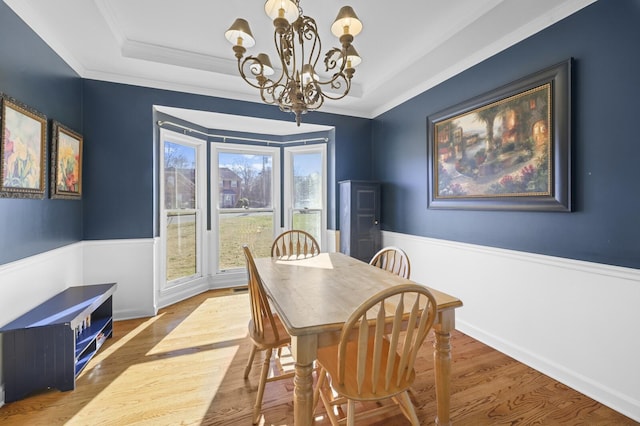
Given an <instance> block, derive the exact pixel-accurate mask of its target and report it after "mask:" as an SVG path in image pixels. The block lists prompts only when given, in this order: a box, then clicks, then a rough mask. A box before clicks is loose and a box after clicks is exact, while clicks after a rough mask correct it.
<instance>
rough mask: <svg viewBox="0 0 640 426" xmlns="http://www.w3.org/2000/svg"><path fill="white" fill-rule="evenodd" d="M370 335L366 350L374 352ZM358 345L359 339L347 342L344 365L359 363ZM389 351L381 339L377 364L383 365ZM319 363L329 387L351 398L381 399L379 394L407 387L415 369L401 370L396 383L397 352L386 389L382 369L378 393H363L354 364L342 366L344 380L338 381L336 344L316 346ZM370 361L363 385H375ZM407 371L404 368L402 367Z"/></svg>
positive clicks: (385, 362)
mask: <svg viewBox="0 0 640 426" xmlns="http://www.w3.org/2000/svg"><path fill="white" fill-rule="evenodd" d="M373 344H374V343H373V339H371V340H369V342H368V354H371V353H373ZM357 347H358V343H357V342H355V341H353V342H349V343H348V344H347V359H346V360H345V361H346V365H349V366H355V365H357V363H358V359H357V354H358V351H357ZM388 352H389V341H388V340H387V339H384V340H383V344H382V354H381V355H382V356H381V360H380V365H383V366H386V365H387V361H388V356H387V354H388ZM317 360H318V364H320V366H321V367H323V368H324V369H325V370H326V371H327V372H328V373H329V377H330V380H331V387H332V388H333V389H334V390H335V391H336V392H338V394H340V395H341V396H345V397H347V398H349V399H353V400H356V401H375V400H379V399H380V395H384V396H385V397H390V396H393V395H397V394H399V393H401V392H404V391H405V390H407V389H408V388H409V387H410V386H411V384H412V383H413V381H414V379H415V371H414V370H411V372H410V373H409V375H408V377H407V375H406V374H403V376H404V377H403V378H402V379H401V380H400V383H399V384H397V385H396V383H397V380H398V374H397V373H396V372H397V371H398V366H399V363H400V356H399V355H397V356H396V357H395V360H394V364H393V365H394V368H393V374H392V376H391V378H390V384H389V388H388V390H384V386H385V378H384V376H383V374H384V373H383V372H381V373H380V376H381V377H380V378H379V381H378V385H377V387H376V390H377V391H379V394H378V393H373V392H369V391H365V392H362V394H359V393H358V387H357V382H356V380H357V378H356V371H357V370H356V368H347V369H345V377H344V384H340V383H338V380H337V377H338V345H334V346H327V347H324V348H319V349H318V358H317ZM372 365H373V363H367V368H366V370H365V380H364V385H363V389H374V387H373V384H372V371H371V366H372ZM405 372H406V370H405Z"/></svg>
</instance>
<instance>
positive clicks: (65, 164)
mask: <svg viewBox="0 0 640 426" xmlns="http://www.w3.org/2000/svg"><path fill="white" fill-rule="evenodd" d="M52 132H53V137H52V139H51V198H66V199H80V198H81V197H82V136H81V135H80V134H78V133H76V132H74V131H73V130H71V129H69V128H68V127H66V126H64V125H63V124H61V123H59V122H57V121H53V123H52Z"/></svg>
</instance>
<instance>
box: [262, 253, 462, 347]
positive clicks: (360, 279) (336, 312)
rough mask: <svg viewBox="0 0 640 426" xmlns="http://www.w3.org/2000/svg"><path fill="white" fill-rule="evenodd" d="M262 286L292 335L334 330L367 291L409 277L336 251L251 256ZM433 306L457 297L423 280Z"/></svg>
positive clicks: (449, 304) (451, 303) (451, 305)
mask: <svg viewBox="0 0 640 426" xmlns="http://www.w3.org/2000/svg"><path fill="white" fill-rule="evenodd" d="M255 263H256V267H257V269H258V271H259V273H260V276H261V278H262V280H263V283H264V287H265V291H266V292H267V294H268V295H269V298H270V299H271V302H272V303H273V304H274V305H275V306H274V308H275V309H276V311H277V312H278V313H280V317H281V320H282V321H283V323H284V324H285V327H286V328H287V331H288V332H289V334H291V335H292V336H303V335H308V334H321V333H326V332H332V331H339V330H340V329H341V328H342V326H343V325H344V323H345V321H346V320H347V319H348V318H349V316H350V315H351V314H352V313H353V311H354V310H355V309H356V308H357V307H358V306H360V304H362V302H364V301H365V300H366V299H368V298H369V297H370V296H372V295H374V294H376V293H377V292H379V291H381V290H383V289H385V288H388V287H391V286H394V285H399V284H406V283H414V282H413V281H411V280H407V279H405V278H402V277H399V276H397V275H395V274H392V273H390V272H388V271H385V270H383V269H380V268H376V267H373V266H371V265H369V264H368V263H365V262H362V261H360V260H358V259H355V258H352V257H350V256H347V255H344V254H342V253H339V252H333V253H321V254H320V255H318V256H315V257H310V258H306V259H301V260H295V261H291V260H278V259H275V258H257V259H255ZM425 287H427V288H428V289H429V290H430V291H431V293H432V294H433V296H434V298H435V300H436V304H437V307H438V311H439V312H441V311H444V310H448V309H455V308H458V307H460V306H462V302H461V301H460V300H459V299H458V298H456V297H453V296H450V295H448V294H446V293H443V292H441V291H438V290H436V289H433V288H431V287H429V286H426V285H425Z"/></svg>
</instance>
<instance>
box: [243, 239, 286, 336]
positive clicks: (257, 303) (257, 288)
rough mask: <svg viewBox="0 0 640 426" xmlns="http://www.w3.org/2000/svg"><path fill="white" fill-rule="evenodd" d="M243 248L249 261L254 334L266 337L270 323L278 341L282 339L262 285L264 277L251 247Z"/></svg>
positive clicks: (248, 269) (248, 271)
mask: <svg viewBox="0 0 640 426" xmlns="http://www.w3.org/2000/svg"><path fill="white" fill-rule="evenodd" d="M242 249H243V251H244V256H245V259H246V261H247V273H248V275H249V300H250V302H251V320H252V321H251V324H252V326H253V334H254V335H255V336H258V337H260V338H265V324H268V326H269V327H270V329H271V330H273V338H274V339H275V341H278V340H280V336H279V333H278V328H277V327H276V322H275V320H274V318H273V313H272V312H271V307H270V306H269V299H267V294H266V293H265V291H264V287H263V285H262V278H260V274H259V273H258V268H256V264H255V262H254V260H253V255H252V254H251V250H250V249H249V247H248V246H247V245H244V246H243V247H242Z"/></svg>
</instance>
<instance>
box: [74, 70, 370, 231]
mask: <svg viewBox="0 0 640 426" xmlns="http://www.w3.org/2000/svg"><path fill="white" fill-rule="evenodd" d="M83 92H84V94H83V101H84V105H83V112H84V128H85V155H84V161H85V163H84V165H85V180H84V188H83V191H84V194H85V195H84V212H83V218H84V234H83V235H84V239H87V240H95V239H118V238H150V237H152V236H154V233H155V232H154V222H153V218H154V216H155V214H156V213H155V208H156V205H155V197H154V164H155V163H154V162H155V160H154V157H155V155H156V154H155V150H154V125H155V123H154V120H153V105H165V106H172V107H179V108H189V109H197V110H204V111H212V112H220V113H226V114H236V115H247V116H253V117H260V118H271V119H280V120H293V116H292V115H290V114H285V113H282V112H280V111H279V110H278V108H276V107H274V106H269V105H264V104H260V103H251V102H241V101H232V100H228V99H221V98H213V97H207V96H199V95H191V94H185V93H179V92H173V91H167V90H159V89H149V88H144V87H138V86H129V85H124V84H115V83H107V82H102V81H95V80H84V82H83ZM303 121H305V122H308V123H314V124H324V125H330V126H335V152H333V153H330V155H333V157H334V159H335V180H334V183H335V182H336V181H337V180H342V179H370V178H371V176H372V168H371V123H372V122H371V120H368V119H360V118H354V117H346V116H339V115H333V114H326V113H320V112H313V113H309V114H307V115H305V116H304V118H303ZM247 130H248V131H250V130H251V129H247ZM331 195H332V194H329V202H330V205H329V211H330V214H331V215H332V216H331V217H330V218H329V227H335V226H336V225H337V224H336V217H335V211H336V208H335V204H334V200H335V197H332V196H331Z"/></svg>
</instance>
